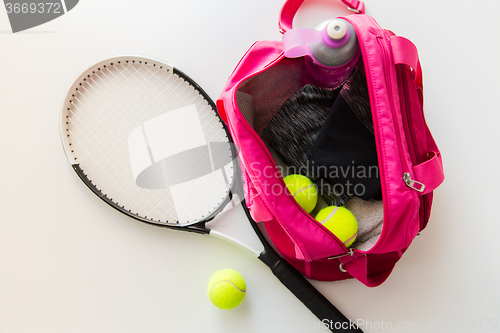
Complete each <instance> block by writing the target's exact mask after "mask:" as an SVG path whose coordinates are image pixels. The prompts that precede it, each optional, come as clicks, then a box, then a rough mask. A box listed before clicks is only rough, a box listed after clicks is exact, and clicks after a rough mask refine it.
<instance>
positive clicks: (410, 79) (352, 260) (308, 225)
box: [217, 0, 444, 287]
mask: <svg viewBox="0 0 500 333" xmlns="http://www.w3.org/2000/svg"><path fill="white" fill-rule="evenodd" d="M303 1H304V0H288V1H286V3H285V4H284V6H283V8H282V11H281V16H280V22H279V23H280V30H281V32H282V33H285V36H286V33H287V32H288V31H292V30H293V29H292V20H293V18H294V16H295V14H296V12H297V10H298V9H299V7H300V6H301V4H302V3H303ZM342 1H343V2H344V3H345V4H346V5H347V6H349V7H350V9H352V10H353V11H354V12H355V14H352V15H348V16H346V17H343V19H344V20H346V21H347V22H348V23H350V25H351V26H352V27H353V29H354V31H355V34H356V36H357V41H358V44H359V60H357V62H356V65H355V66H356V69H355V70H356V71H357V73H358V74H357V75H358V76H360V75H361V76H360V77H362V78H364V81H365V85H366V89H367V91H368V96H369V107H370V109H371V115H370V117H371V119H372V122H371V124H369V126H371V127H372V130H373V136H374V142H375V144H374V147H375V148H374V149H375V150H376V160H377V162H378V175H377V176H378V179H379V185H380V193H381V197H379V198H378V200H377V199H373V198H372V199H360V198H358V197H356V196H355V195H354V196H352V197H351V198H349V200H348V201H347V202H346V203H345V206H346V207H347V208H348V209H349V210H351V211H352V212H353V214H354V215H355V216H356V219H357V220H358V223H359V229H358V238H363V239H362V242H360V241H358V242H355V243H354V244H353V245H352V246H351V247H349V248H348V247H346V245H345V244H344V243H343V242H342V241H341V240H340V239H339V238H337V237H336V236H335V235H334V234H333V233H332V232H330V231H329V230H328V229H327V228H325V227H324V226H323V225H322V224H321V223H320V222H318V221H317V220H316V219H315V218H314V216H313V214H309V213H307V212H306V211H305V210H304V209H303V208H302V207H301V206H300V204H299V203H298V202H297V201H296V200H295V199H294V197H293V196H292V195H291V194H290V192H289V191H288V190H287V189H286V185H285V182H284V180H283V177H284V176H285V174H286V171H284V170H285V169H283V167H280V166H282V165H283V161H282V160H281V159H280V155H279V154H276V151H275V149H273V145H272V144H270V143H269V142H268V141H269V138H268V137H267V136H266V134H265V133H266V129H267V128H268V127H269V124H271V123H272V124H273V126H274V127H275V128H276V126H279V124H280V123H278V124H276V119H275V118H276V117H277V115H278V114H280V112H281V113H282V112H284V111H283V110H282V109H283V105H287V103H289V102H288V101H289V100H290V99H291V98H292V96H293V95H294V94H295V93H296V92H297V91H298V90H300V89H301V88H303V85H304V81H303V77H304V72H305V71H307V67H306V65H307V64H306V61H307V58H308V57H310V55H307V54H306V55H304V56H293V57H287V56H285V53H286V52H285V49H284V44H283V42H282V41H259V42H256V43H255V44H253V45H252V46H251V47H250V49H249V50H248V52H247V53H246V54H245V55H244V56H243V58H242V59H241V60H240V62H239V64H238V65H237V66H236V68H235V70H234V71H233V73H232V74H231V76H230V77H229V79H228V81H227V84H226V86H225V88H224V90H223V92H222V94H221V95H220V98H219V99H218V101H217V109H218V112H219V114H220V116H221V118H222V119H223V120H224V122H225V123H226V124H227V126H228V128H229V131H230V133H231V135H232V137H233V140H234V143H235V145H236V146H237V148H238V150H239V158H240V162H241V166H242V172H243V179H244V192H245V193H244V194H245V204H246V206H247V208H248V210H249V211H250V214H251V216H252V217H253V219H254V220H255V221H256V222H258V223H259V224H260V225H261V226H262V227H263V229H265V231H266V233H267V235H268V237H269V240H270V241H271V242H272V244H273V245H274V246H275V248H276V249H277V251H278V252H279V254H280V255H281V256H282V257H283V258H285V259H286V260H287V261H288V262H290V263H291V264H292V265H293V266H294V267H295V268H296V269H297V270H299V271H300V272H301V273H302V274H304V275H305V276H306V277H308V278H310V279H317V280H324V281H334V280H342V279H349V278H356V279H358V280H359V281H361V282H362V283H363V284H365V285H367V286H369V287H374V286H378V285H380V284H381V283H383V282H384V281H385V280H386V279H387V277H388V276H389V274H390V273H391V271H392V269H393V268H394V265H395V264H396V262H397V261H398V260H399V259H400V258H401V256H402V254H403V253H404V252H405V250H406V249H407V248H408V246H409V245H410V244H411V242H412V240H413V239H414V238H415V236H417V235H418V233H419V232H420V231H422V230H423V229H424V228H425V227H426V225H427V222H428V220H429V215H430V210H431V204H432V195H433V190H434V189H436V188H437V187H438V186H439V185H440V184H441V183H442V181H443V180H444V174H443V166H442V161H441V154H440V152H439V150H438V148H437V146H436V143H435V142H434V139H433V138H432V135H431V133H430V131H429V129H428V127H427V125H426V123H425V119H424V114H423V89H422V88H423V86H422V69H421V66H420V62H419V58H418V53H417V49H416V47H415V46H414V45H413V44H412V42H410V41H409V40H408V39H406V38H404V37H400V36H396V35H395V34H394V33H392V32H391V31H389V30H385V29H383V28H381V27H380V26H379V25H378V24H377V22H376V21H375V20H374V19H373V18H372V17H370V16H368V15H365V14H364V4H363V3H362V2H361V1H357V0H342ZM311 33H312V34H313V35H314V34H315V33H314V32H311ZM307 38H308V37H307V36H306V37H305V39H307ZM305 44H306V43H305V42H303V43H302V44H301V42H300V41H299V42H298V44H296V45H295V46H298V47H304V45H305ZM306 48H307V45H306ZM292 53H293V52H292ZM325 89H326V88H325ZM329 89H330V90H328V91H335V89H337V91H338V89H343V88H342V84H340V85H339V87H337V88H329ZM333 94H335V93H333ZM354 98H355V96H354ZM291 117H292V115H291V114H290V115H287V114H286V113H285V116H284V118H282V119H286V120H287V121H288V120H290V119H292V118H291ZM278 120H279V119H278ZM295 130H296V128H293V127H290V128H289V129H284V133H289V132H291V131H295ZM322 130H323V131H325V129H323V128H322ZM326 131H328V129H326ZM347 133H350V132H349V131H348V132H347ZM327 135H328V133H327ZM298 142H301V139H298ZM284 164H286V163H284ZM361 233H363V235H361Z"/></svg>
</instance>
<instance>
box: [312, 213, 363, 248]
mask: <svg viewBox="0 0 500 333" xmlns="http://www.w3.org/2000/svg"><path fill="white" fill-rule="evenodd" d="M316 220H318V221H319V222H320V223H321V224H323V226H324V227H325V228H327V229H328V230H330V231H331V232H332V233H333V234H334V235H335V236H337V238H338V239H340V240H341V241H342V242H343V243H344V244H345V246H346V247H349V246H350V245H351V244H352V243H354V241H355V240H356V236H357V235H358V222H356V218H355V217H354V215H353V214H352V213H351V212H350V211H349V210H348V209H347V208H344V207H337V206H328V207H326V208H323V209H322V210H320V211H319V213H318V215H316Z"/></svg>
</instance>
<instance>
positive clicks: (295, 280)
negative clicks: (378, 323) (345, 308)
mask: <svg viewBox="0 0 500 333" xmlns="http://www.w3.org/2000/svg"><path fill="white" fill-rule="evenodd" d="M259 259H260V260H261V261H262V262H264V263H265V264H266V265H267V266H269V267H270V268H271V270H272V272H273V273H274V275H275V276H276V277H277V278H278V279H279V280H280V281H281V283H282V284H284V285H285V286H286V287H287V288H288V289H289V290H290V291H291V292H292V293H293V294H294V295H295V296H296V297H297V298H298V299H299V300H300V301H301V302H302V303H304V305H305V306H307V308H308V309H309V310H311V312H312V313H314V314H315V315H316V316H317V317H318V318H319V320H320V321H321V322H322V323H323V324H324V325H325V326H327V327H328V328H329V329H330V330H331V331H332V332H344V333H362V332H363V331H362V330H361V329H360V328H359V327H357V326H356V324H355V323H354V322H352V321H350V320H349V319H347V318H346V317H345V316H344V315H343V314H342V313H341V312H340V311H339V310H338V309H337V308H336V307H335V306H334V305H333V304H332V303H330V301H328V300H327V299H326V298H325V296H323V295H322V294H321V293H320V292H319V291H318V290H317V289H316V288H314V287H313V285H312V284H311V283H310V282H309V281H308V280H307V279H306V278H305V277H304V276H303V275H302V274H301V273H300V272H299V271H297V269H295V267H293V266H292V265H291V264H290V263H289V262H287V261H286V260H284V259H283V258H281V257H279V256H278V254H276V252H274V251H273V250H271V249H267V250H266V251H265V252H263V253H261V255H260V256H259Z"/></svg>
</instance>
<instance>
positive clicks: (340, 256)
mask: <svg viewBox="0 0 500 333" xmlns="http://www.w3.org/2000/svg"><path fill="white" fill-rule="evenodd" d="M353 254H354V250H353V249H348V252H347V253H343V254H341V255H338V256H333V257H328V258H327V259H328V260H332V259H338V258H342V257H347V256H352V255H353Z"/></svg>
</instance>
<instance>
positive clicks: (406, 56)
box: [390, 36, 423, 88]
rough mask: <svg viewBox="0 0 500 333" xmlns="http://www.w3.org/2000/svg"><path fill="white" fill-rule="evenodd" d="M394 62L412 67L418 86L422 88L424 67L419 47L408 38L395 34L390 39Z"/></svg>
mask: <svg viewBox="0 0 500 333" xmlns="http://www.w3.org/2000/svg"><path fill="white" fill-rule="evenodd" d="M390 41H391V47H392V55H393V57H394V64H405V65H408V66H410V67H411V68H412V71H411V73H412V75H413V78H414V79H415V83H416V84H417V86H418V87H420V88H422V86H423V80H422V68H421V67H420V59H419V58H418V51H417V47H416V46H415V45H414V44H413V43H412V42H411V41H410V40H409V39H407V38H404V37H401V36H393V37H391V39H390Z"/></svg>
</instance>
